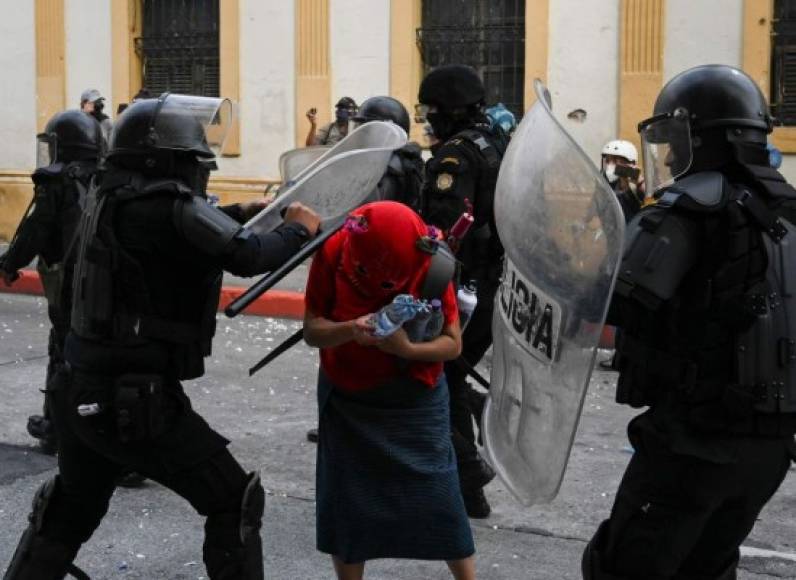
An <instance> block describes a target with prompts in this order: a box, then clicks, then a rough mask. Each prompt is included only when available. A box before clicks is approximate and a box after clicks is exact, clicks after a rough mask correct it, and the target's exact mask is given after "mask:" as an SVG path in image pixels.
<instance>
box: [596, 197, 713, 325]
mask: <svg viewBox="0 0 796 580" xmlns="http://www.w3.org/2000/svg"><path fill="white" fill-rule="evenodd" d="M625 241H626V248H625V251H624V255H623V257H622V263H621V266H620V268H619V275H618V276H617V280H616V286H615V288H614V301H613V302H614V303H616V302H620V303H621V301H627V300H629V301H632V302H634V303H637V304H639V305H641V306H642V307H643V308H644V309H645V310H649V311H655V310H658V309H659V308H660V307H661V306H662V305H663V304H664V303H665V302H667V301H668V300H670V299H671V298H672V297H673V296H674V295H675V293H676V292H677V289H678V288H679V287H680V284H681V283H682V281H683V279H684V278H685V276H686V275H687V274H688V273H689V271H690V270H691V269H692V268H693V267H694V265H695V264H696V262H697V260H698V258H699V249H700V244H699V229H698V226H697V224H696V223H695V222H694V221H693V220H692V219H689V218H688V217H687V216H686V215H684V214H682V213H679V212H674V211H667V210H665V209H663V208H654V207H653V208H650V209H646V210H643V211H641V212H640V213H638V214H637V215H636V216H635V217H634V218H633V219H632V220H631V221H630V223H629V224H628V231H627V235H626V237H625ZM614 303H612V311H613V312H612V313H611V314H609V317H610V318H613V316H614V315H615V313H616V312H617V309H616V308H614V306H616V304H614ZM612 322H620V321H616V320H612Z"/></svg>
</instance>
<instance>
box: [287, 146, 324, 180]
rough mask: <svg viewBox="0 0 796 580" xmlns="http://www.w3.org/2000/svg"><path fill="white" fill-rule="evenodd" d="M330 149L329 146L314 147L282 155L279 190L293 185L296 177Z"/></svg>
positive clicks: (292, 150) (293, 150)
mask: <svg viewBox="0 0 796 580" xmlns="http://www.w3.org/2000/svg"><path fill="white" fill-rule="evenodd" d="M331 148H332V147H331V145H316V146H314V147H300V148H298V149H291V150H290V151H285V152H284V153H282V155H280V156H279V175H280V177H281V178H282V188H281V189H287V188H288V187H290V186H291V185H293V184H294V183H295V182H296V177H297V176H298V175H299V174H300V173H301V172H302V171H304V170H305V169H306V168H307V167H309V166H310V165H312V164H313V163H315V161H317V160H318V159H319V158H320V157H321V156H322V155H323V154H324V153H326V152H327V151H328V150H329V149H331Z"/></svg>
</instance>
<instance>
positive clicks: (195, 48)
mask: <svg viewBox="0 0 796 580" xmlns="http://www.w3.org/2000/svg"><path fill="white" fill-rule="evenodd" d="M142 3H143V22H142V31H141V38H137V39H136V50H137V51H138V54H139V56H140V57H141V60H142V61H143V68H144V70H143V86H145V87H146V88H148V89H149V91H150V92H151V93H152V94H153V95H159V94H160V93H162V92H164V91H169V92H172V93H182V94H188V95H203V96H206V97H217V96H219V41H218V3H219V0H142Z"/></svg>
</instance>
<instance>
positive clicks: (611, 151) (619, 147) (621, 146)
mask: <svg viewBox="0 0 796 580" xmlns="http://www.w3.org/2000/svg"><path fill="white" fill-rule="evenodd" d="M601 155H615V156H617V157H624V158H625V159H627V160H628V161H630V163H633V164H635V163H636V162H637V161H638V151H636V146H635V145H633V144H632V143H631V142H630V141H622V140H620V139H616V140H614V141H608V143H606V144H605V146H604V147H603V150H602V152H601Z"/></svg>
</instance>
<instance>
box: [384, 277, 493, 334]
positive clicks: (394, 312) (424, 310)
mask: <svg viewBox="0 0 796 580" xmlns="http://www.w3.org/2000/svg"><path fill="white" fill-rule="evenodd" d="M456 298H457V303H458V306H459V324H460V326H461V329H462V331H464V328H465V326H467V323H468V322H469V320H470V317H471V316H472V314H473V311H474V310H475V307H476V305H477V304H478V298H477V297H476V289H475V282H470V283H469V284H467V285H466V286H462V287H461V288H460V289H459V292H458V293H457V295H456ZM444 322H445V317H444V315H443V313H442V302H441V301H440V300H439V299H438V298H434V299H432V300H421V299H418V298H415V297H414V296H412V295H411V294H399V295H398V296H396V297H395V298H394V299H393V301H392V302H390V303H389V304H387V305H386V306H384V307H382V308H381V310H379V311H378V312H377V313H376V314H374V315H373V321H372V324H373V334H374V335H375V336H381V337H385V336H390V335H391V334H392V333H394V332H395V331H396V330H398V329H399V328H400V327H403V328H404V330H405V331H406V334H407V335H408V336H409V340H410V341H412V342H428V341H430V340H434V339H435V338H437V337H438V336H439V335H440V333H441V332H442V326H443V324H444Z"/></svg>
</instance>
